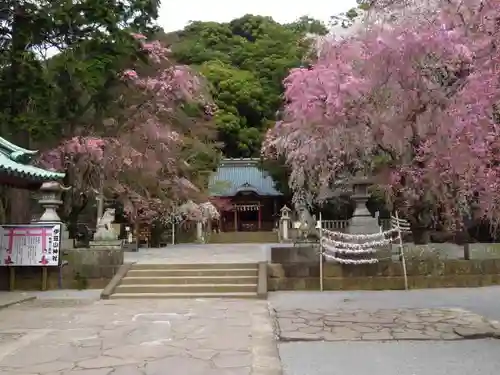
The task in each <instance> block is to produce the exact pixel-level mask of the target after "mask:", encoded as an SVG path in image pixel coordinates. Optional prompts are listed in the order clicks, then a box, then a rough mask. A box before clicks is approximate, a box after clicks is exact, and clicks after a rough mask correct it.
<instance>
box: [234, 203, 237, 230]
mask: <svg viewBox="0 0 500 375" xmlns="http://www.w3.org/2000/svg"><path fill="white" fill-rule="evenodd" d="M234 231H235V232H237V231H238V209H237V208H236V206H235V207H234Z"/></svg>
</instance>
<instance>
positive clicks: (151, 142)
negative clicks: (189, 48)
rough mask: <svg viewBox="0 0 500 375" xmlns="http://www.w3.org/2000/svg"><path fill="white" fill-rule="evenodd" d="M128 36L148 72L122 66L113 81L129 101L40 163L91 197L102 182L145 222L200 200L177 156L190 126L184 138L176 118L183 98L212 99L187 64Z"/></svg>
mask: <svg viewBox="0 0 500 375" xmlns="http://www.w3.org/2000/svg"><path fill="white" fill-rule="evenodd" d="M133 36H134V38H135V39H137V40H138V41H139V42H140V43H141V46H142V48H143V50H144V52H146V53H147V54H148V56H149V57H150V60H151V66H153V67H154V68H155V70H154V73H153V74H149V75H144V76H141V75H139V73H138V69H136V68H135V67H131V68H130V69H127V70H125V71H124V72H123V73H122V74H121V80H123V81H125V83H127V86H128V87H129V89H130V90H129V91H128V92H127V94H128V96H127V100H128V104H129V105H128V107H127V108H125V109H123V110H122V113H120V116H119V117H117V118H112V119H106V120H105V121H104V124H103V125H104V127H102V126H101V127H99V126H96V129H95V130H96V132H95V134H92V133H91V134H89V132H88V130H85V131H84V130H83V129H82V130H81V133H82V134H85V135H80V136H74V137H72V138H70V139H67V140H64V141H63V142H61V144H60V145H59V146H58V147H56V148H54V149H51V150H48V151H47V152H45V153H44V154H43V155H42V157H41V160H40V162H41V163H42V164H43V165H44V166H46V167H50V168H56V169H59V170H65V171H67V173H68V177H69V180H70V184H71V185H72V186H73V188H74V190H76V191H78V192H81V193H84V194H91V195H92V194H95V192H96V191H97V190H98V189H99V188H100V187H102V188H104V191H105V194H106V195H108V196H114V197H117V198H118V199H119V200H120V201H121V202H122V203H123V204H124V207H125V211H126V212H127V213H128V215H129V216H130V217H131V219H140V220H142V221H148V220H153V219H158V218H161V217H162V216H165V217H166V216H168V215H169V213H170V212H173V210H174V209H175V206H176V205H179V204H181V203H182V202H185V201H188V200H190V199H204V198H203V194H202V193H201V191H202V189H201V187H200V186H198V185H197V184H196V183H194V182H193V181H190V179H189V176H190V175H191V174H190V173H191V166H190V165H189V164H188V163H186V162H185V161H184V160H182V157H181V156H180V155H182V154H181V152H182V150H183V149H184V148H185V141H186V140H187V139H188V138H189V137H196V132H195V131H193V130H191V131H190V134H189V136H187V135H186V133H185V129H183V128H182V127H179V125H178V120H177V118H176V116H177V113H178V108H179V106H180V105H181V104H182V103H185V102H187V101H195V102H197V103H199V105H200V106H201V108H204V107H208V108H213V103H212V102H211V101H210V97H209V96H208V95H207V93H206V92H205V91H204V90H205V86H204V82H203V81H202V80H201V78H199V77H197V76H196V74H194V72H193V71H192V70H191V69H190V68H189V67H184V66H178V65H175V64H173V63H171V62H170V60H169V57H168V49H167V48H165V47H163V46H162V45H161V43H159V42H158V41H147V40H146V38H145V37H144V36H142V35H133ZM181 126H182V125H181ZM102 129H104V131H103V132H102ZM99 132H101V133H99Z"/></svg>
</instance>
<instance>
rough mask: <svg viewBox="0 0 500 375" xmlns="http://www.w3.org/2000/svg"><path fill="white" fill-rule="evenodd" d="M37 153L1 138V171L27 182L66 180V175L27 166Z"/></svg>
mask: <svg viewBox="0 0 500 375" xmlns="http://www.w3.org/2000/svg"><path fill="white" fill-rule="evenodd" d="M36 154H37V151H32V150H26V149H24V148H22V147H19V146H16V145H15V144H13V143H10V142H9V141H7V140H6V139H4V138H1V137H0V171H1V172H4V173H7V174H9V175H12V176H15V177H20V178H23V179H27V180H35V181H50V180H60V179H62V178H64V175H65V174H64V173H59V172H53V171H47V170H45V169H42V168H38V167H34V166H32V165H27V163H29V162H30V161H31V159H32V157H33V156H34V155H36Z"/></svg>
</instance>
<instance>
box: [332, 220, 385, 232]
mask: <svg viewBox="0 0 500 375" xmlns="http://www.w3.org/2000/svg"><path fill="white" fill-rule="evenodd" d="M322 223H323V228H324V229H328V230H333V231H337V232H345V231H346V230H347V228H348V227H349V220H323V221H322ZM380 224H381V225H382V230H388V229H390V227H391V220H390V219H382V220H380Z"/></svg>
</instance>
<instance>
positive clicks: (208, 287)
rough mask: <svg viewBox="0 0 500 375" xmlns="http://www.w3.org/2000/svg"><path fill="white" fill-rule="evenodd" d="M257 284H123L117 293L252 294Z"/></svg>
mask: <svg viewBox="0 0 500 375" xmlns="http://www.w3.org/2000/svg"><path fill="white" fill-rule="evenodd" d="M256 289H257V284H122V285H119V286H118V287H117V288H116V293H238V292H245V293H250V292H253V291H254V290H256Z"/></svg>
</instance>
